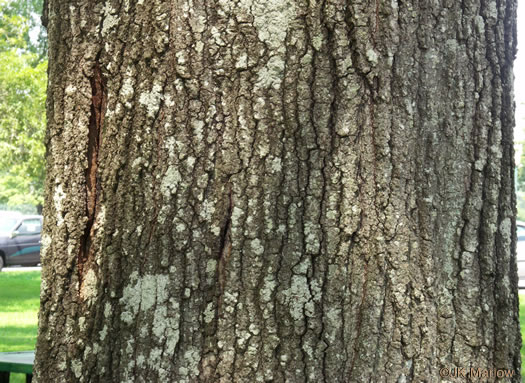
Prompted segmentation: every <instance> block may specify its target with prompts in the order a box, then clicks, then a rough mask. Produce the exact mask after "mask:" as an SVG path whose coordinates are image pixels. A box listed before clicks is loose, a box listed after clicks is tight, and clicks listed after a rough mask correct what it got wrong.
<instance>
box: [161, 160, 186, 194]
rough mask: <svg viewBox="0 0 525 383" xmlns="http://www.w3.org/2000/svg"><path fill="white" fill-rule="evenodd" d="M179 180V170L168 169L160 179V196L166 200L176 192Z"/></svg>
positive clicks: (171, 167)
mask: <svg viewBox="0 0 525 383" xmlns="http://www.w3.org/2000/svg"><path fill="white" fill-rule="evenodd" d="M180 180H181V175H180V173H179V170H178V169H177V168H176V167H175V166H170V167H168V170H167V171H166V174H164V177H163V178H162V182H161V184H160V190H161V192H162V195H163V196H164V197H166V198H169V197H170V196H171V195H172V194H174V193H175V191H176V190H177V185H178V184H179V182H180Z"/></svg>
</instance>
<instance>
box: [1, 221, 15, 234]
mask: <svg viewBox="0 0 525 383" xmlns="http://www.w3.org/2000/svg"><path fill="white" fill-rule="evenodd" d="M16 221H17V219H16V218H12V217H1V218H0V232H8V231H10V230H13V226H15V224H16Z"/></svg>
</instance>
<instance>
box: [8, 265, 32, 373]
mask: <svg viewBox="0 0 525 383" xmlns="http://www.w3.org/2000/svg"><path fill="white" fill-rule="evenodd" d="M39 301H40V271H21V272H0V352H2V351H25V350H33V349H34V348H35V343H36V334H37V325H38V307H39ZM10 382H12V383H23V382H25V375H24V374H12V375H11V380H10Z"/></svg>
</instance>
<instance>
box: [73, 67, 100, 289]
mask: <svg viewBox="0 0 525 383" xmlns="http://www.w3.org/2000/svg"><path fill="white" fill-rule="evenodd" d="M90 82H91V93H92V97H91V115H90V118H89V131H88V147H87V161H88V166H87V169H86V216H87V223H86V227H85V230H84V234H83V235H82V237H81V239H80V252H79V255H78V263H77V265H78V276H79V282H80V285H79V286H80V290H79V292H81V291H82V285H83V282H84V279H85V275H86V272H87V271H88V270H89V269H90V268H91V266H92V265H93V263H94V262H93V261H94V259H93V258H94V251H93V249H92V246H91V244H92V238H93V236H94V233H95V230H94V227H95V225H94V223H95V219H96V216H97V212H98V206H97V202H98V199H99V197H100V180H99V177H98V175H97V168H98V156H99V150H100V142H101V138H102V126H103V124H104V115H105V112H106V102H107V92H106V80H105V78H104V76H103V75H102V70H101V69H100V65H99V63H98V61H97V62H96V63H95V67H94V70H93V76H92V77H91V78H90Z"/></svg>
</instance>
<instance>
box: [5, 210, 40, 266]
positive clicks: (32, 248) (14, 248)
mask: <svg viewBox="0 0 525 383" xmlns="http://www.w3.org/2000/svg"><path fill="white" fill-rule="evenodd" d="M41 231H42V216H41V215H22V214H19V213H11V212H0V270H2V268H3V267H4V266H11V265H22V266H34V265H38V264H39V263H40V235H41Z"/></svg>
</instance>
